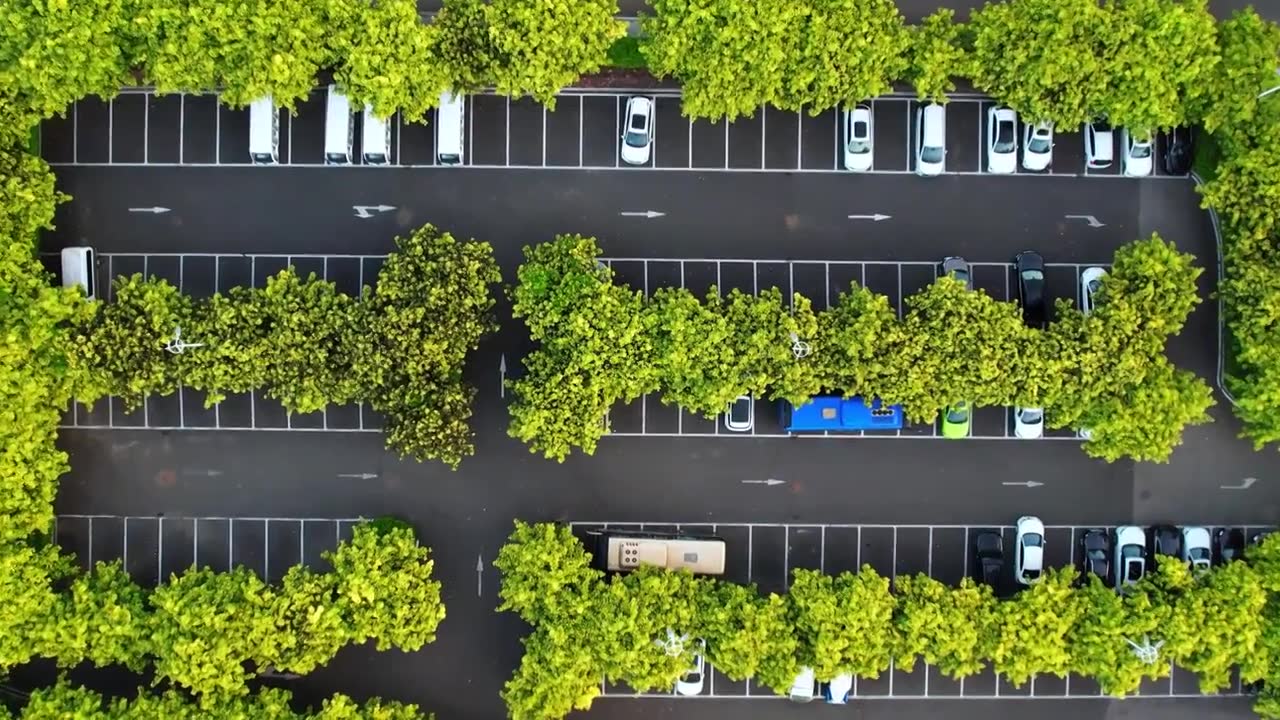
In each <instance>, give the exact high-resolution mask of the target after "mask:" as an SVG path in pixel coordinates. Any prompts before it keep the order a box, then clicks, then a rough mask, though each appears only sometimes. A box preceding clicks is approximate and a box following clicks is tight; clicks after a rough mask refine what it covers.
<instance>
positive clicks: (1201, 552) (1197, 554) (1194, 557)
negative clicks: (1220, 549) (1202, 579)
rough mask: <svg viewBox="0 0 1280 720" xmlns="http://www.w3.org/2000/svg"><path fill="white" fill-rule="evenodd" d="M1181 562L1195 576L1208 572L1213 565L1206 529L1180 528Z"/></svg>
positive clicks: (1211, 548) (1194, 527)
mask: <svg viewBox="0 0 1280 720" xmlns="http://www.w3.org/2000/svg"><path fill="white" fill-rule="evenodd" d="M1182 560H1183V562H1185V563H1186V564H1187V566H1188V567H1190V568H1191V572H1193V573H1195V574H1197V575H1198V574H1200V573H1203V572H1208V571H1209V566H1210V565H1212V563H1213V546H1212V545H1211V544H1210V540H1209V530H1208V529H1207V528H1202V527H1196V526H1188V527H1184V528H1182Z"/></svg>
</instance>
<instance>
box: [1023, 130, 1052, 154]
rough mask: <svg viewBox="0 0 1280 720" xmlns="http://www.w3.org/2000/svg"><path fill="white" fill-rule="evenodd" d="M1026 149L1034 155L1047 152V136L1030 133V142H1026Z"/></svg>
mask: <svg viewBox="0 0 1280 720" xmlns="http://www.w3.org/2000/svg"><path fill="white" fill-rule="evenodd" d="M1027 150H1028V151H1030V152H1032V153H1035V154H1036V155H1043V154H1044V153H1047V152H1049V138H1047V137H1045V136H1044V135H1032V136H1031V142H1029V143H1027Z"/></svg>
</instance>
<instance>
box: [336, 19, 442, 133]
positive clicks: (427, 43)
mask: <svg viewBox="0 0 1280 720" xmlns="http://www.w3.org/2000/svg"><path fill="white" fill-rule="evenodd" d="M343 9H344V10H345V12H344V13H343V20H344V22H342V23H340V24H339V25H338V30H339V32H338V33H336V34H335V35H334V36H332V37H331V38H330V42H332V43H333V44H334V45H335V48H334V49H335V54H336V55H337V56H338V58H339V60H338V65H337V67H336V68H335V69H334V80H335V81H336V82H337V83H338V85H339V86H340V87H341V88H342V90H343V92H345V93H346V94H347V96H348V97H349V98H350V99H351V102H352V104H353V105H354V106H355V107H363V106H364V105H369V106H372V107H373V113H374V115H376V116H377V117H380V118H389V117H391V115H392V114H393V113H395V112H396V111H397V110H399V112H400V119H401V120H403V121H405V122H421V121H422V120H423V118H424V117H425V115H426V113H427V111H429V110H430V109H431V108H433V107H435V106H436V105H437V103H438V102H439V97H440V93H441V92H443V91H444V90H447V89H448V68H447V66H446V64H445V63H444V62H443V60H442V59H441V58H440V56H439V53H438V52H437V43H438V42H439V41H438V36H439V28H437V27H436V26H435V25H430V24H426V23H423V22H422V20H421V18H419V17H418V5H417V3H416V2H414V0H378V2H362V1H361V0H351V2H350V3H349V4H348V6H347V7H344V8H343Z"/></svg>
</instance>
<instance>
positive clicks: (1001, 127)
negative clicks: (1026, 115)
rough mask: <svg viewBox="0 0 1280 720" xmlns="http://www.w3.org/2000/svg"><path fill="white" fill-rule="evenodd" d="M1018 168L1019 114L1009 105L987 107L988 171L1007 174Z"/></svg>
mask: <svg viewBox="0 0 1280 720" xmlns="http://www.w3.org/2000/svg"><path fill="white" fill-rule="evenodd" d="M1017 169H1018V114H1017V113H1016V112H1014V111H1013V110H1011V109H1009V108H1007V107H990V108H987V172H989V173H998V174H1002V175H1007V174H1009V173H1011V172H1014V171H1015V170H1017Z"/></svg>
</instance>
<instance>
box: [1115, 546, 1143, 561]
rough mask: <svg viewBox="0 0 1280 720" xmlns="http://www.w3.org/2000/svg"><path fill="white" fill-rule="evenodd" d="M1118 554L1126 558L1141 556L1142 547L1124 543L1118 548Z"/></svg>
mask: <svg viewBox="0 0 1280 720" xmlns="http://www.w3.org/2000/svg"><path fill="white" fill-rule="evenodd" d="M1120 554H1121V555H1123V556H1124V557H1127V558H1136V557H1142V547H1141V546H1140V545H1125V546H1124V547H1122V548H1120Z"/></svg>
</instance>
